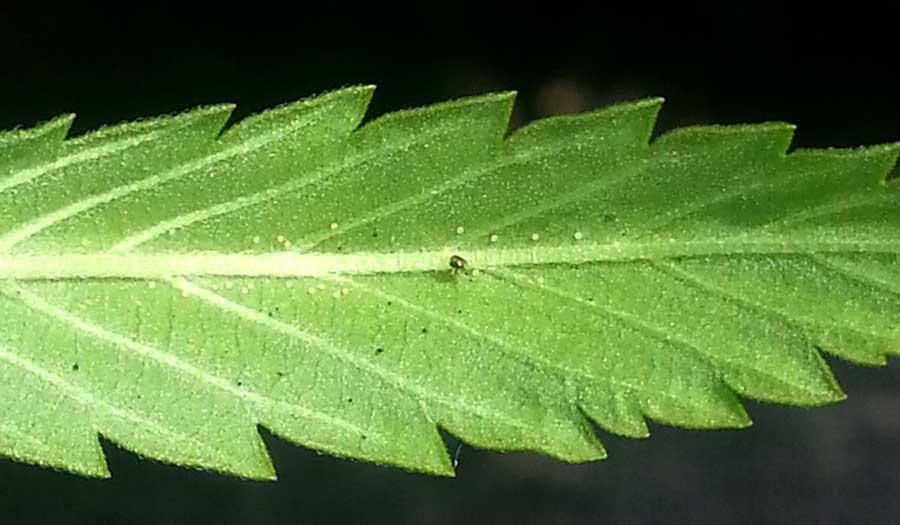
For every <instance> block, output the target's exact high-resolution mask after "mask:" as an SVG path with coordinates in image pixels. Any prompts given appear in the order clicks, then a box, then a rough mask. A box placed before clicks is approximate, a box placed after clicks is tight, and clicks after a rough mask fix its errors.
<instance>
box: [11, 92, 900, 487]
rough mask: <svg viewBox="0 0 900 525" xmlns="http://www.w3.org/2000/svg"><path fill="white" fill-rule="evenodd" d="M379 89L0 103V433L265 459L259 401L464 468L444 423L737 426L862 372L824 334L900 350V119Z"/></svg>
mask: <svg viewBox="0 0 900 525" xmlns="http://www.w3.org/2000/svg"><path fill="white" fill-rule="evenodd" d="M371 94H372V88H371V87H353V88H348V89H343V90H339V91H335V92H332V93H328V94H325V95H322V96H318V97H315V98H311V99H309V100H305V101H301V102H298V103H295V104H290V105H287V106H284V107H280V108H277V109H274V110H271V111H268V112H265V113H262V114H260V115H257V116H254V117H251V118H248V119H246V120H244V121H242V122H240V123H239V124H236V125H234V126H231V127H230V128H228V129H226V130H224V131H222V129H223V127H224V126H225V123H226V121H227V120H228V118H229V115H230V112H231V110H232V107H231V106H212V107H207V108H202V109H197V110H194V111H190V112H188V113H185V114H182V115H178V116H174V117H164V118H159V119H152V120H146V121H141V122H137V123H132V124H125V125H121V126H114V127H109V128H105V129H102V130H100V131H97V132H95V133H91V134H88V135H85V136H83V137H78V138H73V139H68V140H65V136H66V133H67V131H68V128H69V126H70V124H71V122H72V116H66V117H61V118H59V119H56V120H53V121H51V122H48V123H46V124H43V125H41V126H38V127H36V128H33V129H26V130H16V131H12V132H7V133H4V134H0V312H2V315H0V411H2V413H3V414H5V417H4V418H3V419H2V420H0V454H3V455H6V456H7V457H10V458H13V459H14V460H17V461H23V462H29V463H35V464H39V465H45V466H50V467H54V468H58V469H64V470H67V471H71V472H75V473H79V474H84V475H89V476H107V475H108V471H107V467H106V463H105V460H104V457H103V452H102V450H101V448H100V445H99V437H98V434H99V435H103V436H104V437H106V438H107V439H109V440H111V441H113V442H115V443H116V444H118V445H120V446H122V447H124V448H126V449H128V450H131V451H133V452H135V453H137V454H140V455H143V456H146V457H149V458H154V459H157V460H161V461H165V462H171V463H175V464H179V465H187V466H192V467H198V468H204V469H213V470H216V471H221V472H225V473H230V474H234V475H238V476H243V477H248V478H272V477H274V469H273V466H272V464H271V462H270V460H269V457H268V455H267V453H266V450H265V446H264V444H263V442H262V440H261V439H260V436H259V434H258V431H257V425H262V426H264V427H266V428H267V429H269V430H271V431H272V432H273V433H275V434H276V435H278V436H281V437H283V438H285V439H287V440H289V441H292V442H294V443H297V444H300V445H303V446H306V447H310V448H312V449H316V450H321V451H324V452H327V453H329V454H333V455H337V456H345V457H350V458H356V459H362V460H367V461H374V462H379V463H384V464H390V465H397V466H400V467H403V468H407V469H412V470H417V471H422V472H428V473H432V474H440V475H450V474H452V468H451V465H450V461H449V460H448V455H447V452H446V449H445V445H444V443H443V442H442V439H441V437H440V435H439V433H438V427H440V428H443V429H446V430H447V431H449V432H451V433H452V434H454V435H456V436H458V437H460V438H461V439H462V440H464V441H465V442H467V443H470V444H472V445H474V446H478V447H484V448H489V449H496V450H534V451H539V452H541V453H544V454H547V455H550V456H552V457H556V458H559V459H562V460H565V461H573V462H580V461H588V460H594V459H598V458H602V457H604V455H605V453H604V450H603V448H602V447H601V445H600V443H599V442H598V440H597V438H596V436H595V433H594V430H593V427H592V425H591V422H593V423H595V424H597V425H599V426H600V427H602V428H604V429H606V430H608V431H610V432H613V433H616V434H620V435H623V436H631V437H643V436H647V435H648V432H647V426H646V423H645V418H648V417H649V418H651V419H653V420H656V421H659V422H663V423H667V424H671V425H678V426H683V427H691V428H735V427H744V426H747V425H749V424H750V420H749V418H748V416H747V414H746V412H745V411H744V409H743V407H742V406H741V403H740V401H739V398H738V395H740V396H744V397H748V398H754V399H760V400H765V401H770V402H776V403H787V404H794V405H821V404H825V403H831V402H835V401H838V400H840V399H842V398H843V397H844V394H843V393H842V391H841V390H840V387H839V386H838V384H837V382H836V381H835V379H834V377H833V376H832V374H831V372H830V370H829V368H828V366H827V365H826V364H825V362H824V361H823V358H822V356H821V354H820V351H819V350H820V349H821V350H824V351H827V352H829V353H831V354H834V355H837V356H840V357H842V358H845V359H848V360H851V361H854V362H857V363H862V364H883V363H884V362H885V356H886V355H888V354H895V355H896V354H897V353H898V352H900V344H898V343H900V284H897V283H898V282H900V279H898V277H900V275H898V274H900V271H898V268H900V229H898V225H900V214H898V211H900V205H898V204H900V190H898V183H897V182H896V181H891V182H886V181H885V178H886V174H887V173H888V171H889V170H890V169H891V167H892V166H893V165H894V163H895V161H896V159H897V154H898V146H897V145H896V144H892V145H886V146H876V147H870V148H862V149H855V150H799V151H794V152H791V153H790V154H787V153H786V151H787V149H788V147H789V144H790V140H791V134H792V130H793V128H792V127H791V126H790V125H786V124H779V123H768V124H760V125H748V126H728V127H695V128H688V129H681V130H677V131H674V132H671V133H667V134H665V135H663V136H662V137H660V138H658V139H656V140H654V141H653V142H652V143H650V141H649V138H650V135H651V131H652V127H653V124H654V120H655V118H656V114H657V111H658V110H659V108H660V104H661V101H660V100H657V99H653V100H643V101H638V102H634V103H628V104H622V105H618V106H614V107H611V108H608V109H603V110H599V111H594V112H591V113H586V114H582V115H572V116H559V117H554V118H549V119H545V120H541V121H538V122H534V123H532V124H530V125H528V126H526V127H524V128H522V129H520V130H517V131H516V132H514V133H512V135H511V136H509V137H508V138H504V135H505V133H506V126H507V121H508V117H509V114H510V110H511V106H512V103H513V94H511V93H501V94H493V95H486V96H482V97H475V98H469V99H463V100H458V101H454V102H448V103H444V104H438V105H434V106H430V107H427V108H423V109H415V110H409V111H401V112H397V113H393V114H389V115H387V116H384V117H382V118H379V119H376V120H374V121H372V122H370V123H367V124H365V125H362V126H361V127H360V122H361V120H362V119H363V115H364V112H365V110H366V106H367V105H368V102H369V99H370V97H371ZM454 255H455V256H458V257H459V258H456V259H453V263H451V258H452V257H453V256H454ZM451 266H452V267H451Z"/></svg>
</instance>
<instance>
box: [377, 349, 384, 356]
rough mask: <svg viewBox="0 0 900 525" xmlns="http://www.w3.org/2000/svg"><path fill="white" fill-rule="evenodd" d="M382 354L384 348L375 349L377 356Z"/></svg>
mask: <svg viewBox="0 0 900 525" xmlns="http://www.w3.org/2000/svg"><path fill="white" fill-rule="evenodd" d="M381 352H384V348H376V349H375V355H378V354H380V353H381Z"/></svg>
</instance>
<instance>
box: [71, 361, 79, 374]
mask: <svg viewBox="0 0 900 525" xmlns="http://www.w3.org/2000/svg"><path fill="white" fill-rule="evenodd" d="M72 371H73V372H77V371H78V363H75V364H74V365H72Z"/></svg>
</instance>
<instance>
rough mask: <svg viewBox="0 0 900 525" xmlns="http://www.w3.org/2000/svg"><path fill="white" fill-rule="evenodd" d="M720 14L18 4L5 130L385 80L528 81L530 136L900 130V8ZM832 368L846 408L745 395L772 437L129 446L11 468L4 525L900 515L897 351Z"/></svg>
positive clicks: (465, 85) (524, 92) (520, 86)
mask: <svg viewBox="0 0 900 525" xmlns="http://www.w3.org/2000/svg"><path fill="white" fill-rule="evenodd" d="M724 4H725V3H723V4H722V5H697V4H694V5H691V4H687V3H681V4H680V5H679V7H678V9H674V8H668V9H661V8H659V7H658V6H654V5H651V4H644V5H636V3H632V4H628V5H627V7H626V6H621V5H620V6H617V7H616V8H607V9H599V8H587V7H584V6H579V5H577V4H567V3H565V2H553V3H547V4H543V5H541V4H525V3H519V4H516V5H515V6H504V7H490V6H488V5H487V4H484V5H474V6H465V5H463V4H459V3H430V4H428V6H427V8H426V7H416V8H404V9H395V10H391V11H388V10H385V9H384V8H383V7H382V6H378V7H373V6H369V7H365V8H362V7H359V6H355V5H352V4H346V5H341V6H338V7H336V8H333V9H330V10H329V9H325V8H322V7H321V6H319V7H311V6H307V5H301V4H297V5H296V6H294V7H290V8H287V7H281V6H266V5H264V4H261V3H257V4H253V3H246V4H242V5H240V6H232V7H225V6H219V7H217V8H215V9H210V10H208V11H207V12H205V13H204V14H202V15H199V14H196V13H189V12H188V9H187V4H181V5H179V4H172V5H163V4H147V7H146V8H145V9H144V10H143V11H133V12H127V13H126V12H117V11H116V10H115V9H114V8H107V9H106V10H104V11H102V12H90V13H88V12H85V11H83V7H80V6H79V7H77V8H69V10H68V11H60V10H58V8H56V7H49V6H45V9H44V11H43V12H34V11H30V10H26V9H23V8H22V7H20V6H19V5H18V4H17V3H15V2H12V3H5V4H3V5H0V65H2V67H0V129H7V128H11V127H14V126H17V125H30V124H33V123H35V122H37V121H41V120H45V119H48V118H50V117H53V116H55V115H58V114H60V113H63V112H75V113H77V114H78V118H77V120H76V123H75V129H74V132H75V133H82V132H84V131H87V130H90V129H92V128H95V127H97V126H99V125H101V124H108V123H114V122H119V121H123V120H129V119H134V118H138V117H145V116H150V115H156V114H161V113H171V112H175V111H178V110H182V109H187V108H190V107H194V106H197V105H200V104H209V103H215V102H235V103H237V104H238V109H237V111H236V114H235V118H240V117H242V116H246V115H247V114H249V113H253V112H257V111H260V110H262V109H265V108H266V107H270V106H272V105H275V104H279V103H283V102H289V101H292V100H295V99H298V98H302V97H305V96H308V95H310V94H313V93H317V92H321V91H325V90H328V89H333V88H335V87H339V86H342V85H347V84H358V83H373V84H377V85H378V90H377V91H376V95H375V99H374V101H373V103H372V107H371V111H370V117H371V116H375V115H378V114H381V113H384V112H386V111H390V110H394V109H399V108H401V107H407V106H416V105H421V104H426V103H429V102H435V101H439V100H443V99H447V98H455V97H459V96H462V95H467V94H475V93H482V92H486V91H493V90H501V89H502V90H506V89H515V90H517V91H518V92H519V99H518V103H517V104H518V105H517V109H516V112H515V114H514V122H513V125H517V124H520V123H521V122H524V121H527V120H529V119H532V118H536V117H538V116H542V115H545V114H548V113H552V112H556V111H563V110H580V109H589V108H591V107H594V106H602V105H605V104H609V103H612V102H617V101H622V100H628V99H634V98H639V97H643V96H651V95H652V96H664V97H666V99H667V103H666V105H665V106H664V108H663V112H662V115H661V117H660V121H659V126H658V130H657V131H661V130H665V129H669V128H671V127H674V126H680V125H685V124H695V123H738V122H759V121H765V120H781V121H787V122H792V123H794V124H797V125H798V126H799V127H798V130H797V132H796V136H795V146H803V147H812V146H856V145H864V144H876V143H883V142H890V141H898V140H900V79H898V75H900V74H898V67H900V58H898V48H900V46H898V45H897V42H896V37H895V36H894V35H895V34H896V33H897V29H898V25H900V23H898V15H900V9H897V8H881V7H876V6H866V5H864V4H862V3H858V2H857V3H853V4H848V3H843V4H841V5H840V6H839V7H837V8H828V7H824V6H823V5H821V4H820V5H817V6H815V7H814V8H812V7H810V8H799V7H796V8H789V7H771V6H767V7H752V8H751V7H736V6H734V5H727V6H726V5H724ZM76 9H77V10H76ZM829 362H830V363H831V364H832V365H833V366H834V369H835V373H836V375H837V377H838V379H839V380H840V381H841V383H842V384H843V386H844V387H845V390H846V391H847V392H848V395H849V399H848V400H847V401H845V402H843V403H841V404H839V405H835V406H831V407H825V408H818V409H812V410H810V409H801V408H789V407H772V406H766V405H761V404H756V403H753V402H747V405H748V410H749V412H750V414H751V417H753V419H754V422H755V425H754V427H753V428H751V429H749V430H744V431H718V432H697V431H686V430H680V429H671V428H667V427H662V426H655V425H654V426H652V427H651V432H652V434H653V437H652V438H651V439H649V440H643V441H631V440H624V439H619V438H615V437H611V436H607V435H605V434H603V433H601V439H603V441H604V443H605V444H606V445H607V448H608V450H609V453H610V458H609V459H607V460H606V461H603V462H598V463H593V464H586V465H566V464H562V463H558V462H554V461H552V460H549V459H546V458H542V457H539V456H536V455H532V454H525V453H515V454H499V453H486V452H481V451H478V450H474V449H471V448H468V447H463V448H462V450H461V453H460V456H459V469H458V476H457V478H455V479H432V478H429V477H426V476H422V475H417V474H410V473H406V472H402V471H398V470H393V469H387V468H382V467H378V466H374V465H369V464H363V463H357V462H351V461H345V460H338V459H333V458H330V457H327V456H319V455H317V454H316V453H314V452H310V451H307V450H304V449H302V448H299V447H295V446H292V445H289V444H287V443H285V442H283V441H280V440H279V439H277V438H275V437H273V436H271V435H269V434H265V432H264V435H265V438H266V441H267V443H269V445H270V449H271V451H272V455H273V457H274V461H275V464H276V467H277V468H278V472H279V477H280V479H279V481H278V482H275V483H256V482H247V481H241V480H236V479H231V478H226V477H223V476H217V475H213V474H209V473H203V472H196V471H190V470H186V469H181V468H176V467H171V466H167V465H162V464H159V463H154V462H151V461H145V460H141V459H138V458H137V457H135V456H133V455H131V454H129V453H127V452H124V451H121V450H119V449H118V448H117V447H116V446H115V445H113V444H110V443H105V444H104V446H105V448H106V450H107V452H108V458H109V463H110V469H111V470H112V472H113V476H114V477H113V479H112V480H105V481H99V480H86V479H81V478H77V477H74V476H71V475H68V474H64V473H57V472H52V471H47V470H42V469H38V468H36V467H31V466H25V465H20V464H15V463H12V462H9V461H5V460H0V521H2V522H3V523H16V522H19V521H22V522H24V521H29V522H73V523H78V522H84V523H99V522H129V523H139V522H147V523H150V522H155V523H173V522H185V523H188V522H206V521H212V522H223V523H224V522H240V523H280V522H291V523H297V522H301V523H306V522H311V523H322V522H336V523H338V522H340V523H356V522H363V523H381V522H385V523H388V522H414V523H458V522H461V521H463V520H467V521H476V522H485V523H572V522H577V523H588V522H597V523H600V522H604V523H605V522H610V523H632V522H634V523H655V522H665V523H668V522H673V521H674V522H689V523H722V522H729V523H795V522H796V523H800V522H803V523H900V498H898V496H897V495H898V494H900V360H898V359H896V358H895V359H893V360H892V361H891V363H890V364H889V366H888V367H887V368H884V369H879V368H872V369H866V368H860V367H855V366H852V365H848V364H846V363H842V362H840V361H838V360H834V359H829ZM0 417H2V416H0ZM448 446H449V447H450V448H451V452H452V451H454V450H455V448H456V441H455V440H454V439H453V438H452V437H448Z"/></svg>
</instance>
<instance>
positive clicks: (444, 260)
mask: <svg viewBox="0 0 900 525" xmlns="http://www.w3.org/2000/svg"><path fill="white" fill-rule="evenodd" d="M848 253H866V254H877V253H881V254H891V255H897V254H900V241H849V240H848V241H841V240H835V241H816V240H805V241H804V240H800V241H794V240H790V239H778V238H762V239H752V238H743V239H741V238H736V239H735V238H732V239H722V240H717V239H710V240H693V241H682V240H678V239H672V240H670V241H662V240H658V241H646V242H630V241H616V242H611V243H587V242H585V243H577V244H569V245H563V246H536V247H533V248H484V249H474V250H471V251H467V252H466V259H467V260H468V261H469V263H470V264H472V266H473V267H476V268H486V269H487V268H503V267H518V266H535V265H548V264H585V263H591V262H630V261H638V260H664V259H676V258H700V257H735V256H742V255H816V254H818V255H822V254H848ZM451 255H453V253H452V252H451V251H450V249H449V248H445V249H441V250H432V251H405V252H371V253H366V252H360V253H353V254H301V253H295V252H275V253H259V254H244V253H237V254H235V253H219V252H185V253H180V252H169V253H153V254H138V253H125V254H113V253H95V254H59V255H27V254H26V255H17V254H16V255H13V254H2V255H0V279H14V280H25V279H71V278H132V279H163V278H167V277H174V276H235V277H237V276H243V277H321V276H326V275H333V274H338V275H368V274H377V273H410V272H428V271H435V270H445V269H446V268H447V264H448V261H449V259H450V256H451Z"/></svg>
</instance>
